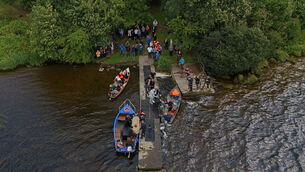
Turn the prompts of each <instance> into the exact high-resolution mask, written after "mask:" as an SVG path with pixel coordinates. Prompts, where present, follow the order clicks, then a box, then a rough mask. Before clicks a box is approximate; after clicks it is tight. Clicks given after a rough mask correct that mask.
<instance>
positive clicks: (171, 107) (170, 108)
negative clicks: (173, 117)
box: [165, 101, 174, 112]
mask: <svg viewBox="0 0 305 172" xmlns="http://www.w3.org/2000/svg"><path fill="white" fill-rule="evenodd" d="M165 104H167V105H168V109H167V110H168V112H170V111H171V110H172V109H173V106H174V103H173V102H172V101H169V102H167V103H165Z"/></svg>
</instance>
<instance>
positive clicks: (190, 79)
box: [188, 77, 193, 91]
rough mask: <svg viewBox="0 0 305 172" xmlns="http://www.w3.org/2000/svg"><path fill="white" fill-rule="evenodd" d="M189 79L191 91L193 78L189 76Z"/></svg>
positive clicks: (191, 89)
mask: <svg viewBox="0 0 305 172" xmlns="http://www.w3.org/2000/svg"><path fill="white" fill-rule="evenodd" d="M188 81H189V89H190V91H193V78H192V77H189V78H188Z"/></svg>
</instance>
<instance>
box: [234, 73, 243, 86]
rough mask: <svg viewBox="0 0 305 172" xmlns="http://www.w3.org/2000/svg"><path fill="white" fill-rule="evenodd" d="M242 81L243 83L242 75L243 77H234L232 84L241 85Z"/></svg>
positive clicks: (240, 75) (239, 75)
mask: <svg viewBox="0 0 305 172" xmlns="http://www.w3.org/2000/svg"><path fill="white" fill-rule="evenodd" d="M243 81H244V75H243V74H238V75H236V76H235V77H234V80H233V82H234V83H235V84H238V83H241V82H243Z"/></svg>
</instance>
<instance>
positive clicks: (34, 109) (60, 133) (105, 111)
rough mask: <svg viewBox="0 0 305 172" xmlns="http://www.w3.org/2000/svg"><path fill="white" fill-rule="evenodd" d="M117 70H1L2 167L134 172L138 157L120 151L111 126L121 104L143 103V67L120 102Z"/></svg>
mask: <svg viewBox="0 0 305 172" xmlns="http://www.w3.org/2000/svg"><path fill="white" fill-rule="evenodd" d="M116 73H117V72H116V71H110V72H98V65H86V66H69V65H52V66H47V67H41V68H27V69H24V68H23V69H18V70H17V71H13V72H5V73H0V83H1V84H0V95H1V96H0V112H1V113H3V114H4V115H6V116H7V117H8V123H7V124H6V128H4V129H1V130H0V142H1V144H0V169H1V170H0V171H2V170H4V171H36V170H38V171H54V170H58V171H119V170H122V171H134V170H135V169H136V164H137V157H133V158H132V159H131V160H128V159H127V158H126V157H125V156H122V155H120V154H116V153H115V151H114V147H113V135H112V126H113V121H114V119H115V115H116V113H117V112H118V107H119V105H120V104H121V103H122V102H123V101H124V100H125V99H126V98H130V99H131V100H132V101H133V102H134V103H135V104H138V101H139V100H138V99H139V98H138V97H139V96H138V90H139V84H138V78H139V77H138V69H134V68H132V71H131V74H132V77H131V79H130V81H129V83H128V85H127V87H126V88H125V90H124V91H123V93H122V95H120V96H119V97H118V99H116V100H112V101H109V100H108V97H107V91H108V88H109V83H111V82H112V80H113V78H114V76H115V74H116Z"/></svg>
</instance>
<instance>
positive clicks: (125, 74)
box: [123, 70, 129, 79]
mask: <svg viewBox="0 0 305 172" xmlns="http://www.w3.org/2000/svg"><path fill="white" fill-rule="evenodd" d="M123 76H124V78H125V79H127V78H128V76H129V73H128V72H127V70H124V71H123Z"/></svg>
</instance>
